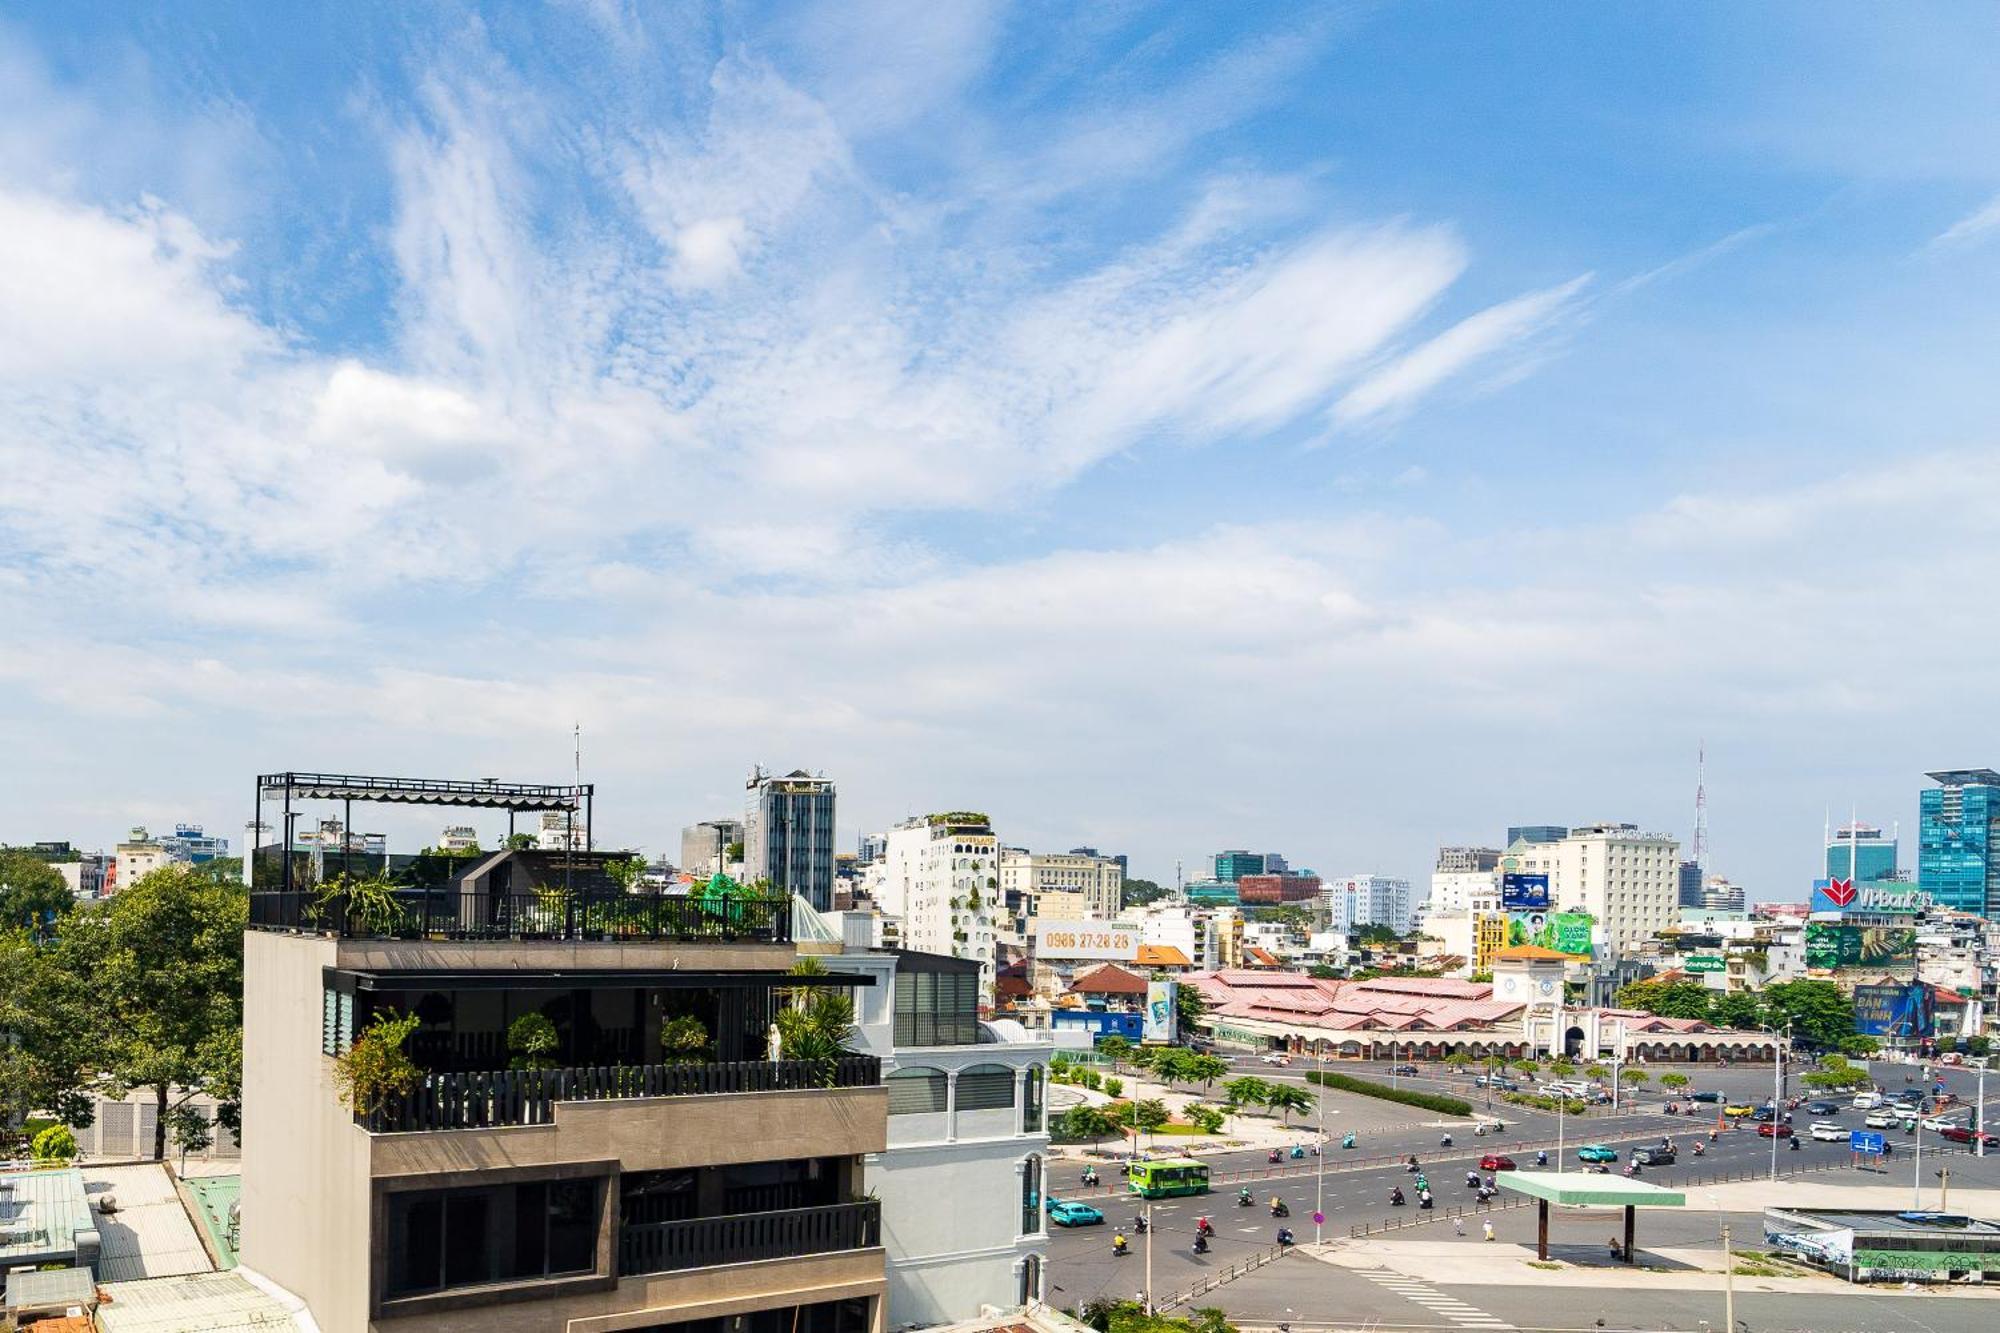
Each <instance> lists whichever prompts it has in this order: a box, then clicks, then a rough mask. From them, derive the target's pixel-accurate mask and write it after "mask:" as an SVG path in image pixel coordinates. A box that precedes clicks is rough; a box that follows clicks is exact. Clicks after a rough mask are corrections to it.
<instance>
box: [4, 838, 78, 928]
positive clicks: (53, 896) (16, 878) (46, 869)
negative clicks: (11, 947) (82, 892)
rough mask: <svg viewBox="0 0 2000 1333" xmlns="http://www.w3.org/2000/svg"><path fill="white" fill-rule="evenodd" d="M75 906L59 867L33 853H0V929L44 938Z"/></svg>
mask: <svg viewBox="0 0 2000 1333" xmlns="http://www.w3.org/2000/svg"><path fill="white" fill-rule="evenodd" d="M75 906H76V897H75V895H73V894H71V893H70V891H69V885H67V884H65V883H64V882H63V877H62V876H61V875H60V874H58V873H56V870H55V867H53V866H51V865H50V864H49V863H48V862H46V861H44V860H42V859H41V858H40V857H38V856H36V855H34V854H33V853H32V852H18V851H13V850H7V851H0V930H16V929H18V930H25V931H27V932H28V933H29V934H31V935H34V936H36V937H37V938H40V937H41V936H43V935H44V934H46V933H47V932H48V931H49V929H50V928H51V927H53V926H54V925H55V923H56V921H57V920H58V919H59V918H61V917H62V916H64V915H65V914H66V913H68V912H69V910H70V909H71V908H73V907H75Z"/></svg>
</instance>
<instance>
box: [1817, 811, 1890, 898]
mask: <svg viewBox="0 0 2000 1333" xmlns="http://www.w3.org/2000/svg"><path fill="white" fill-rule="evenodd" d="M1826 877H1827V878H1828V879H1852V880H1853V881H1854V882H1855V883H1856V884H1869V883H1872V882H1874V881H1876V880H1883V879H1894V878H1896V840H1895V839H1894V838H1885V837H1883V836H1882V830H1881V829H1878V828H1869V827H1867V826H1866V825H1849V826H1848V827H1846V828H1842V829H1837V830H1835V832H1834V835H1833V836H1832V837H1831V838H1829V839H1828V840H1827V844H1826Z"/></svg>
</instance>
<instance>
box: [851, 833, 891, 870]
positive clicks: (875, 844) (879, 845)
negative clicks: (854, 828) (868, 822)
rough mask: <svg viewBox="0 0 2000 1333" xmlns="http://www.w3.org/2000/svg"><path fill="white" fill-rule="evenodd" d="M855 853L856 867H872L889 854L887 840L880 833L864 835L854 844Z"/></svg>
mask: <svg viewBox="0 0 2000 1333" xmlns="http://www.w3.org/2000/svg"><path fill="white" fill-rule="evenodd" d="M855 853H856V855H855V858H854V863H855V864H856V865H857V866H872V865H874V864H875V863H876V862H877V861H879V860H881V859H882V858H883V857H885V856H887V855H888V854H889V839H888V837H887V835H885V834H881V833H864V834H862V835H861V839H860V841H859V842H857V843H856V844H855Z"/></svg>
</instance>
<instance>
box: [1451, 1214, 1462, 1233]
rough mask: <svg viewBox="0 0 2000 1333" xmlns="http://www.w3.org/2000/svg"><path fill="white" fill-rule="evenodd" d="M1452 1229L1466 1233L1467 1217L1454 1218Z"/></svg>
mask: <svg viewBox="0 0 2000 1333" xmlns="http://www.w3.org/2000/svg"><path fill="white" fill-rule="evenodd" d="M1451 1229H1452V1230H1453V1231H1456V1232H1457V1233H1458V1234H1459V1235H1461V1236H1463V1235H1464V1234H1465V1219H1464V1218H1462V1217H1454V1218H1452V1219H1451Z"/></svg>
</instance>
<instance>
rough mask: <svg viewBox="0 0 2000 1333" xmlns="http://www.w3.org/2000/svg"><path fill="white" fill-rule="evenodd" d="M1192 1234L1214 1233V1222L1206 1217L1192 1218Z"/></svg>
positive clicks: (1209, 1234)
mask: <svg viewBox="0 0 2000 1333" xmlns="http://www.w3.org/2000/svg"><path fill="white" fill-rule="evenodd" d="M1194 1234H1195V1235H1197V1236H1213V1235H1214V1234H1215V1223H1213V1222H1211V1221H1209V1220H1208V1219H1207V1218H1206V1217H1197V1218H1196V1219H1195V1220H1194Z"/></svg>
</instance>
